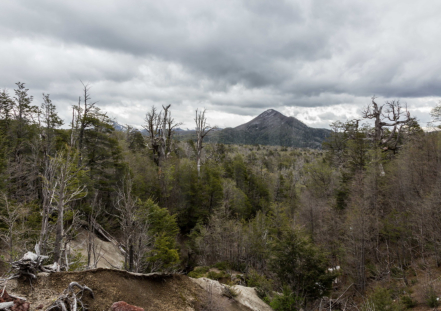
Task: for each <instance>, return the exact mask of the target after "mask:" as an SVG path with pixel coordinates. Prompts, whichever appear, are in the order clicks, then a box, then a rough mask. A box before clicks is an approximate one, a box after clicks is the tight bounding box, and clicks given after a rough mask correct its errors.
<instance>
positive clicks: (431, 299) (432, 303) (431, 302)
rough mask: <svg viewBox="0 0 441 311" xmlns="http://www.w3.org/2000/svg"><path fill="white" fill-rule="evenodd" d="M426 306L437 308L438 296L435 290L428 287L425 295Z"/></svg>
mask: <svg viewBox="0 0 441 311" xmlns="http://www.w3.org/2000/svg"><path fill="white" fill-rule="evenodd" d="M426 302H427V305H428V306H429V307H431V308H437V307H438V306H439V300H438V296H437V295H436V292H435V289H434V288H433V287H432V286H430V287H429V288H428V290H427V293H426Z"/></svg>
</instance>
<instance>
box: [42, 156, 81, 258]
mask: <svg viewBox="0 0 441 311" xmlns="http://www.w3.org/2000/svg"><path fill="white" fill-rule="evenodd" d="M77 159H78V156H77V154H76V153H75V152H72V151H71V150H68V151H60V152H58V153H57V154H56V156H55V157H53V158H51V159H50V161H49V167H48V175H50V176H51V178H50V179H49V178H45V177H44V176H43V189H44V190H43V192H44V193H45V195H46V196H48V199H47V202H50V205H48V206H47V207H46V208H47V210H49V211H53V210H56V211H57V212H58V217H57V224H56V237H55V245H54V261H55V263H57V264H58V265H60V263H61V252H62V250H61V247H62V245H63V244H64V245H65V244H66V243H67V241H66V237H68V235H67V233H69V232H70V231H72V229H73V227H72V226H71V227H69V228H68V230H65V228H64V213H65V209H66V207H67V206H68V204H69V203H70V202H72V201H75V200H78V199H81V198H83V197H85V196H86V195H87V191H86V187H85V185H83V184H81V182H80V178H81V177H82V175H83V174H84V173H85V170H84V169H83V168H82V167H77V163H76V162H77ZM47 215H49V213H48V214H47ZM47 215H46V217H48V216H47ZM46 221H47V220H46ZM72 225H73V223H72ZM41 236H42V234H41V235H40V238H41Z"/></svg>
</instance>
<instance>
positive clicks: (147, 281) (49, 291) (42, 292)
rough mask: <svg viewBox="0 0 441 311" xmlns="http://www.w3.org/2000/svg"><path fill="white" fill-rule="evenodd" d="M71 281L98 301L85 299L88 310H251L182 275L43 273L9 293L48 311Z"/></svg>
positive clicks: (13, 283)
mask: <svg viewBox="0 0 441 311" xmlns="http://www.w3.org/2000/svg"><path fill="white" fill-rule="evenodd" d="M71 282H78V283H79V284H87V286H88V287H89V288H90V289H91V290H93V292H94V296H95V299H92V298H91V297H90V296H89V295H84V296H83V302H84V303H85V304H87V305H88V307H89V310H108V309H109V308H110V307H111V305H112V304H113V303H114V302H117V301H125V302H127V303H128V304H131V305H134V306H138V307H140V308H143V309H144V310H145V311H150V310H170V311H174V310H176V311H178V310H179V311H180V310H182V311H192V310H195V311H199V310H201V311H202V310H205V309H206V308H205V306H206V305H207V304H208V303H209V302H210V303H212V304H213V305H215V306H217V307H218V309H219V310H232V311H236V310H237V311H249V310H250V309H249V308H247V307H245V306H243V305H241V304H239V303H238V302H236V301H235V300H233V299H228V298H227V297H224V296H221V295H220V296H219V295H215V296H213V297H209V296H210V295H209V293H207V291H204V290H202V288H201V286H200V285H198V284H196V283H195V282H193V281H192V280H191V279H190V278H189V277H187V276H185V275H179V274H159V273H153V274H135V273H129V272H126V271H121V270H113V269H103V268H98V269H93V270H87V271H81V272H57V273H50V274H49V273H40V274H39V275H38V278H37V279H36V280H35V281H33V283H32V286H31V285H30V283H29V281H27V280H25V279H23V278H21V279H18V280H11V281H10V282H8V284H7V290H9V291H10V292H11V293H12V292H13V293H14V294H17V295H19V296H23V297H26V299H27V301H28V302H29V303H30V304H31V306H32V308H33V309H34V308H35V307H36V306H40V305H42V306H43V307H42V309H43V310H46V309H47V308H48V307H49V306H51V305H52V304H53V303H54V301H56V300H57V299H58V297H59V296H60V294H62V293H63V291H64V290H65V289H66V288H67V287H68V285H69V284H70V283H71Z"/></svg>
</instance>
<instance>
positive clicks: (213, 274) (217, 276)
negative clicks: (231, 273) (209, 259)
mask: <svg viewBox="0 0 441 311" xmlns="http://www.w3.org/2000/svg"><path fill="white" fill-rule="evenodd" d="M227 276H228V275H227V274H226V273H224V272H222V271H221V272H219V273H217V272H214V271H209V272H208V273H207V278H209V279H212V280H216V281H218V280H219V279H221V278H224V277H227Z"/></svg>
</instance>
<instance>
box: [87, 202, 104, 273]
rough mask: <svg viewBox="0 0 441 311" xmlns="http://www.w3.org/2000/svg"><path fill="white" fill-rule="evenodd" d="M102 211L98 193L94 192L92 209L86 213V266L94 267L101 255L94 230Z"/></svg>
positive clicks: (100, 248) (101, 250)
mask: <svg viewBox="0 0 441 311" xmlns="http://www.w3.org/2000/svg"><path fill="white" fill-rule="evenodd" d="M101 212H102V205H101V202H99V201H98V193H96V194H95V197H94V200H93V203H92V210H91V212H90V214H89V215H88V222H87V224H88V230H87V240H86V247H87V267H88V268H96V267H97V265H98V261H99V260H100V259H101V257H102V256H103V253H102V252H103V249H102V246H100V245H98V244H97V243H96V238H95V234H94V233H95V231H96V228H97V218H98V216H99V215H100V214H101Z"/></svg>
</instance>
